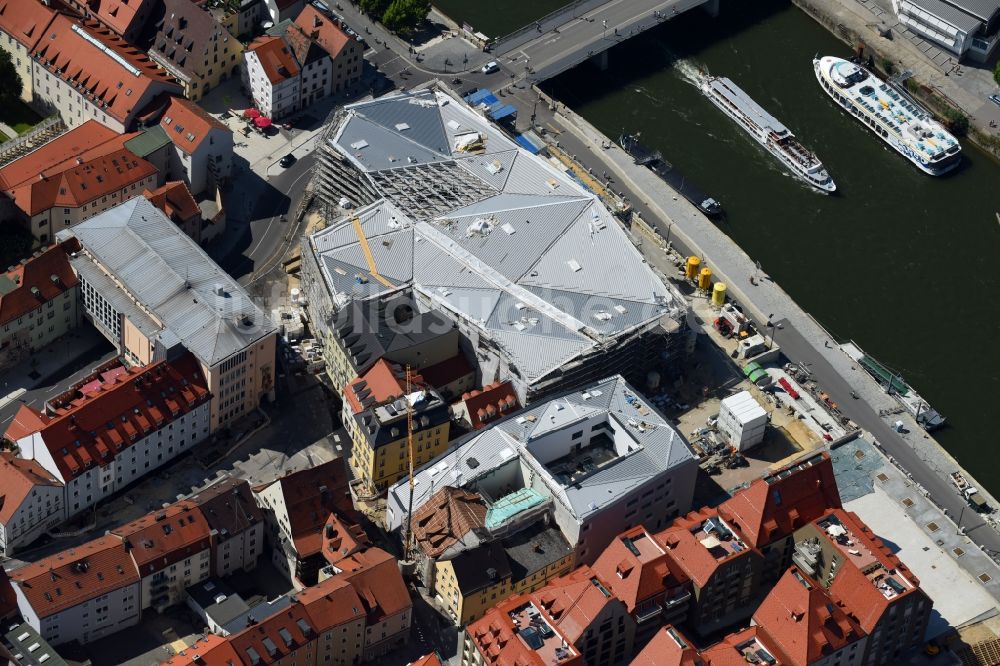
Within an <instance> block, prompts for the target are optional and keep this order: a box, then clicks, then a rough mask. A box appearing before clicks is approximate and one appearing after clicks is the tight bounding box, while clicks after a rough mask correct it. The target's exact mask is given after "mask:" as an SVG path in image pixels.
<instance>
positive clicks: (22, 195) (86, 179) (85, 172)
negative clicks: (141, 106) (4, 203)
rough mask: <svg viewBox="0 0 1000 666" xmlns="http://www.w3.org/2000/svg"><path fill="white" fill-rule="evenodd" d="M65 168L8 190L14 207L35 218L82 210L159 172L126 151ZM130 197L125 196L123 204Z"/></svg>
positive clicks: (64, 164) (121, 150)
mask: <svg viewBox="0 0 1000 666" xmlns="http://www.w3.org/2000/svg"><path fill="white" fill-rule="evenodd" d="M105 145H106V146H107V145H108V144H105ZM61 167H62V168H61V169H50V170H48V171H45V172H44V173H43V174H35V177H34V179H33V180H30V181H27V182H25V183H22V184H20V185H19V186H17V187H15V188H14V189H12V190H7V195H8V196H9V197H10V198H11V199H13V200H14V205H16V206H17V207H18V208H20V209H21V210H22V211H24V213H25V214H26V215H28V216H32V215H37V214H39V213H41V212H43V211H46V210H49V209H50V208H63V207H65V208H79V207H81V206H83V205H84V204H87V203H90V202H92V201H96V200H98V199H100V198H102V197H106V196H108V195H109V194H112V193H113V192H120V191H122V190H124V189H126V188H127V187H128V186H129V185H132V184H133V183H138V182H140V181H142V180H143V179H145V178H148V177H150V176H152V175H153V174H155V173H156V172H157V168H156V167H155V166H153V165H152V164H150V163H149V162H147V161H146V160H144V159H142V158H141V157H138V156H136V155H134V154H133V153H132V152H131V151H129V150H128V149H126V148H118V149H116V150H113V151H111V152H109V153H107V154H104V155H96V156H94V157H92V158H90V159H86V160H85V159H83V158H82V157H79V158H77V159H76V160H74V161H71V162H69V163H65V162H64V163H63V164H62V165H61ZM126 198H128V196H127V195H125V194H123V195H122V201H124V200H125V199H126Z"/></svg>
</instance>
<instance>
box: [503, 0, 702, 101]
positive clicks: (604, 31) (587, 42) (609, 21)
mask: <svg viewBox="0 0 1000 666" xmlns="http://www.w3.org/2000/svg"><path fill="white" fill-rule="evenodd" d="M695 7H702V8H704V10H705V11H708V12H709V13H711V14H712V15H713V16H714V15H715V14H717V13H718V11H719V0H576V1H575V2H572V3H570V4H569V5H567V6H565V7H563V8H562V9H559V10H557V11H555V12H552V13H551V14H549V15H548V16H545V17H543V18H541V19H539V20H538V21H535V22H534V23H531V24H529V25H527V26H525V27H523V28H521V29H520V30H517V31H515V32H512V33H511V34H509V35H506V36H504V37H501V38H499V39H497V40H496V41H495V42H493V43H492V44H491V46H490V51H491V52H492V53H494V54H495V55H496V56H498V60H499V61H500V62H501V64H502V65H503V66H504V68H505V69H508V70H509V71H510V72H511V74H512V75H513V76H514V77H515V78H516V79H518V80H525V81H529V82H531V83H537V82H540V81H544V80H545V79H549V78H552V77H553V76H556V75H558V74H561V73H562V72H565V71H566V70H568V69H572V68H573V67H575V66H576V65H579V64H580V63H581V62H583V61H584V60H587V59H588V58H594V59H595V60H596V61H597V62H598V63H599V64H600V65H602V66H606V65H607V57H608V54H607V51H608V49H609V48H611V47H612V46H614V45H615V44H618V43H619V42H622V41H624V40H626V39H628V38H629V37H634V36H635V35H638V34H640V33H642V32H643V31H645V30H648V29H649V28H652V27H654V26H656V25H659V24H660V23H663V22H664V21H669V20H670V19H672V18H674V17H675V16H678V15H680V14H682V13H684V12H686V11H688V10H690V9H694V8H695Z"/></svg>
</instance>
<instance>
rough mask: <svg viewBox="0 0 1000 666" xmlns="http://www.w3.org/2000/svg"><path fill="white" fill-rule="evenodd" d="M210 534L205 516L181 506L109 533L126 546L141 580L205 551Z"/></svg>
mask: <svg viewBox="0 0 1000 666" xmlns="http://www.w3.org/2000/svg"><path fill="white" fill-rule="evenodd" d="M210 532H211V528H210V527H209V525H208V521H207V520H205V515H204V514H203V513H202V512H201V511H199V510H198V509H196V508H194V509H193V508H190V507H189V506H187V505H185V504H183V503H181V504H172V505H170V506H169V507H167V508H165V509H163V510H162V511H157V512H155V513H150V514H147V515H145V516H143V517H142V518H139V519H138V520H133V521H132V522H131V523H127V524H125V525H122V526H121V527H117V528H115V529H113V530H111V534H113V535H115V536H117V537H120V538H121V539H122V541H123V542H124V543H127V545H128V547H129V549H130V552H131V553H132V557H133V558H134V559H135V564H136V566H138V567H139V573H140V575H141V576H143V577H146V576H149V575H150V574H153V573H156V572H157V571H161V570H163V569H165V568H167V567H168V566H170V565H171V564H175V563H177V562H179V561H181V560H183V559H186V558H188V557H191V556H192V555H196V554H198V553H201V552H203V551H206V550H208V549H209V548H210V543H209V539H210V536H211V535H210Z"/></svg>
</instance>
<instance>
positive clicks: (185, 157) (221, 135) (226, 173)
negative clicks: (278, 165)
mask: <svg viewBox="0 0 1000 666" xmlns="http://www.w3.org/2000/svg"><path fill="white" fill-rule="evenodd" d="M145 122H146V123H147V124H148V125H150V126H152V127H156V126H157V125H158V126H159V128H160V130H162V135H160V136H161V137H162V136H165V137H166V139H167V140H169V141H170V143H171V144H172V150H171V151H169V153H168V156H167V165H166V171H167V173H169V174H170V177H171V178H172V179H181V180H183V181H184V182H185V183H187V185H188V189H190V190H191V193H192V194H194V195H200V194H203V193H214V192H217V191H218V189H219V188H220V187H221V186H222V185H223V184H225V183H226V182H228V181H229V179H230V177H231V176H232V170H233V132H232V130H230V129H229V128H228V127H226V126H225V125H224V124H223V123H221V122H220V121H219V120H218V119H217V118H215V117H213V116H211V115H209V114H208V113H207V112H206V111H205V110H204V109H202V108H201V107H199V106H198V105H197V104H195V103H194V102H191V101H189V100H186V99H184V98H182V97H170V96H162V97H160V98H158V99H157V100H156V102H155V103H154V104H153V105H152V107H151V108H150V109H149V111H148V115H147V116H146V119H145Z"/></svg>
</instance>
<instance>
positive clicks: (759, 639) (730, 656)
mask: <svg viewBox="0 0 1000 666" xmlns="http://www.w3.org/2000/svg"><path fill="white" fill-rule="evenodd" d="M761 648H763V649H765V650H767V652H768V653H769V654H770V655H771V657H773V658H774V659H775V662H774V664H772V665H770V666H793V665H792V664H789V663H788V662H785V661H783V660H782V659H781V657H780V656H779V654H778V651H777V650H776V648H775V646H774V644H773V643H772V641H771V640H770V638H769V637H768V636H767V634H766V633H765V632H764V631H762V630H761V628H760V627H748V628H747V629H744V630H743V631H738V632H736V633H733V634H729V635H728V636H726V637H725V638H723V639H722V640H721V641H719V642H718V643H716V644H715V645H713V646H711V647H708V648H705V649H704V650H702V651H701V656H702V658H703V660H704V661H705V662H706V666H746V665H747V663H748V661H749V660H748V659H747V658H746V656H744V655H745V654H746V653H748V652H756V650H759V649H761ZM757 660H758V663H762V661H761V659H760V657H759V656H758V657H757ZM796 666H797V665H796Z"/></svg>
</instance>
